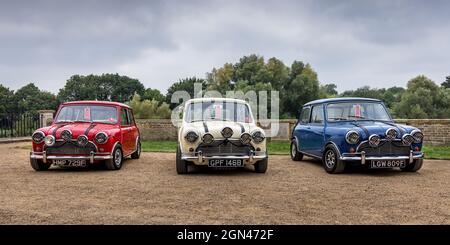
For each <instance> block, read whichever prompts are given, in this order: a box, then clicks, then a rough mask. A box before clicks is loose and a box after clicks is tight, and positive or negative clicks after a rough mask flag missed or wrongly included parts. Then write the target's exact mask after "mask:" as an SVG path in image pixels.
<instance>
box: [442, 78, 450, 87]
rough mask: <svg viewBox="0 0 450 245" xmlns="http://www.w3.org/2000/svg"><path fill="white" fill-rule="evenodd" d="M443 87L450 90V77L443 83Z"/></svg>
mask: <svg viewBox="0 0 450 245" xmlns="http://www.w3.org/2000/svg"><path fill="white" fill-rule="evenodd" d="M441 86H442V87H444V88H450V76H447V77H446V78H445V82H443V83H441Z"/></svg>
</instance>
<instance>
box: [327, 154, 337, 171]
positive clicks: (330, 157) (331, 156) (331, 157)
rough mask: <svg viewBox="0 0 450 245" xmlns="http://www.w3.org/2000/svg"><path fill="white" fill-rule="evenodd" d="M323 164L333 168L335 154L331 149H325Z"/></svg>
mask: <svg viewBox="0 0 450 245" xmlns="http://www.w3.org/2000/svg"><path fill="white" fill-rule="evenodd" d="M325 164H326V165H327V168H333V167H334V165H335V164H336V155H335V154H334V152H333V151H332V150H329V151H327V154H325Z"/></svg>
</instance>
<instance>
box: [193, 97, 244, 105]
mask: <svg viewBox="0 0 450 245" xmlns="http://www.w3.org/2000/svg"><path fill="white" fill-rule="evenodd" d="M211 101H214V102H237V103H244V104H247V101H245V100H240V99H232V98H220V97H218V98H195V99H190V100H188V101H186V103H198V102H211Z"/></svg>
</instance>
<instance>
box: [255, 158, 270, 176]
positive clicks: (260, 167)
mask: <svg viewBox="0 0 450 245" xmlns="http://www.w3.org/2000/svg"><path fill="white" fill-rule="evenodd" d="M268 161H269V157H266V158H264V159H263V160H260V161H258V162H257V163H255V172H257V173H265V172H266V171H267V163H268Z"/></svg>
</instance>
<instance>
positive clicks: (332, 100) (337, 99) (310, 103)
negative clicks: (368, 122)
mask: <svg viewBox="0 0 450 245" xmlns="http://www.w3.org/2000/svg"><path fill="white" fill-rule="evenodd" d="M347 101H370V102H382V101H381V100H379V99H373V98H361V97H339V98H329V99H320V100H313V101H310V102H308V103H306V104H305V105H304V106H307V105H313V104H322V103H331V102H347Z"/></svg>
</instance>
